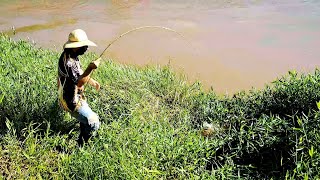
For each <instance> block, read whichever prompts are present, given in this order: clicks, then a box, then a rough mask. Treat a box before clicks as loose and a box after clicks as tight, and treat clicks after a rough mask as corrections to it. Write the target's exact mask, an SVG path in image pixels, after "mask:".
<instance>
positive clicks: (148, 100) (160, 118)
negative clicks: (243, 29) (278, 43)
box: [0, 35, 320, 179]
mask: <svg viewBox="0 0 320 180" xmlns="http://www.w3.org/2000/svg"><path fill="white" fill-rule="evenodd" d="M0 52H1V53H0V75H1V76H0V82H1V84H0V112H1V113H0V135H1V139H0V179H20V178H23V179H25V178H27V179H41V178H44V179H302V178H304V179H317V178H320V175H319V174H320V173H319V172H320V169H319V168H318V167H319V160H320V156H319V151H320V148H319V146H318V144H319V142H320V135H319V132H318V129H319V124H320V123H319V121H320V120H319V109H318V106H317V102H318V101H319V96H320V94H319V93H318V92H320V85H319V82H320V72H319V71H318V70H315V71H314V72H313V73H310V74H298V73H296V72H294V71H291V72H289V73H288V74H287V75H284V76H283V77H281V78H279V79H278V80H276V81H274V82H272V83H270V85H268V86H266V87H265V88H264V89H263V90H259V91H258V90H251V91H250V92H239V93H237V94H235V95H234V96H232V97H228V96H226V97H220V96H218V95H216V94H215V93H214V92H211V91H210V92H207V91H205V90H203V89H202V86H201V84H200V83H199V82H195V83H194V84H187V83H186V81H185V78H184V77H183V76H182V75H177V74H175V73H174V72H172V70H171V69H170V67H155V66H148V67H143V68H141V67H135V66H125V65H121V64H118V63H116V62H112V61H108V62H106V63H104V64H103V65H102V66H101V67H99V69H98V70H97V71H95V72H94V74H93V78H95V79H97V80H98V81H99V82H101V85H102V88H101V91H100V92H96V91H95V90H94V89H93V88H91V87H89V86H88V87H87V88H86V96H87V98H88V102H89V104H90V106H91V107H92V109H93V110H94V111H96V112H97V113H98V114H99V116H100V119H101V121H102V126H101V128H100V129H99V131H98V136H96V137H94V138H93V139H91V140H90V142H89V143H88V144H86V145H85V146H84V147H82V148H79V147H78V146H77V143H76V139H77V135H78V129H79V127H78V126H79V125H78V123H77V121H76V120H74V119H72V118H71V117H70V116H69V115H68V114H66V113H64V112H62V111H61V110H60V108H59V107H58V105H57V91H56V75H57V61H58V58H59V55H60V54H59V53H60V52H53V51H49V50H45V49H41V48H40V49H39V48H35V47H34V46H33V45H31V44H29V43H27V42H24V41H18V42H14V41H12V40H11V39H10V38H8V37H6V36H4V35H1V36H0ZM95 58H96V55H95V54H91V53H88V54H87V55H85V56H84V57H82V59H83V61H84V62H83V65H84V66H85V65H86V64H88V63H89V62H90V60H92V59H95ZM204 122H208V123H211V124H212V126H213V133H212V135H211V136H209V137H203V136H201V130H202V124H203V123H204Z"/></svg>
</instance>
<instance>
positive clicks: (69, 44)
mask: <svg viewBox="0 0 320 180" xmlns="http://www.w3.org/2000/svg"><path fill="white" fill-rule="evenodd" d="M82 46H97V45H96V44H95V43H94V42H92V41H90V40H84V41H80V42H71V41H67V42H66V43H65V44H64V45H63V48H78V47H82Z"/></svg>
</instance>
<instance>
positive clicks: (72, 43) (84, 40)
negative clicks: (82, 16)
mask: <svg viewBox="0 0 320 180" xmlns="http://www.w3.org/2000/svg"><path fill="white" fill-rule="evenodd" d="M82 46H97V45H96V44H95V43H94V42H92V41H90V40H89V39H88V36H87V34H86V32H84V31H83V30H82V29H76V30H73V31H72V32H71V33H70V34H69V39H68V41H67V42H66V43H65V44H64V45H63V48H77V47H82Z"/></svg>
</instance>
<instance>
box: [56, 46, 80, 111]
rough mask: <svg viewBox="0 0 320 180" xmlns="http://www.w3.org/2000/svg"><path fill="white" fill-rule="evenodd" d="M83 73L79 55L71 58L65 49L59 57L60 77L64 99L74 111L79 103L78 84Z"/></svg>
mask: <svg viewBox="0 0 320 180" xmlns="http://www.w3.org/2000/svg"><path fill="white" fill-rule="evenodd" d="M81 74H82V69H81V64H80V61H79V59H78V57H75V58H71V57H70V53H68V52H67V51H64V52H63V53H62V54H61V56H60V59H59V64H58V77H59V79H60V83H61V85H62V86H63V99H64V100H65V101H66V103H67V106H68V108H69V109H70V110H71V111H74V109H75V107H76V106H77V103H78V96H77V94H79V92H77V84H78V79H79V77H80V75H81Z"/></svg>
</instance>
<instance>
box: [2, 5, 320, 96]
mask: <svg viewBox="0 0 320 180" xmlns="http://www.w3.org/2000/svg"><path fill="white" fill-rule="evenodd" d="M0 3H1V6H0V12H1V13H0V14H1V15H0V31H2V32H5V33H8V34H10V35H11V37H12V38H13V39H28V40H30V41H31V42H33V43H35V44H36V46H38V47H43V48H49V49H52V50H55V51H61V50H62V45H63V44H64V43H65V41H66V40H67V36H68V34H69V32H70V31H72V30H73V29H76V28H81V29H83V30H85V31H86V32H87V35H88V37H89V39H91V40H92V41H94V42H95V43H96V44H97V45H98V47H94V48H90V51H92V52H96V53H98V54H100V53H101V52H102V51H103V49H104V48H105V47H106V46H107V45H108V44H109V43H110V42H112V41H113V40H114V39H115V38H117V37H118V36H119V35H120V34H122V33H124V32H126V31H128V30H130V29H133V28H137V27H140V26H163V27H167V28H171V29H173V30H175V31H177V32H178V33H180V34H182V35H183V37H181V36H179V35H177V33H173V32H170V31H166V30H163V29H142V30H139V31H135V32H132V33H130V34H128V35H126V36H124V37H122V38H121V39H120V40H119V41H117V42H115V43H114V44H112V46H111V47H110V48H109V49H108V51H107V53H106V54H105V55H106V57H108V58H113V59H114V60H115V61H119V62H121V63H127V64H135V65H138V66H144V65H146V64H159V65H166V64H168V63H170V66H172V67H173V68H174V69H175V70H176V71H179V72H183V73H184V74H186V75H187V77H188V79H189V80H190V82H194V81H195V80H199V81H201V82H202V83H203V84H204V85H205V87H207V88H212V89H214V90H215V91H216V92H218V93H220V94H226V93H227V94H232V93H235V92H237V91H240V90H249V89H251V88H258V89H260V88H262V87H264V85H265V84H269V83H271V82H272V81H273V80H275V79H276V78H277V77H280V76H282V75H285V74H286V73H287V72H288V71H289V70H297V71H299V72H311V71H312V70H314V69H315V68H317V67H318V66H319V65H320V59H319V57H320V54H319V47H320V1H318V0H265V1H263V0H170V1H169V0H108V1H104V0H69V1H61V0H20V1H18V0H1V2H0ZM12 29H14V31H15V33H13V30H12ZM53 61H54V60H53Z"/></svg>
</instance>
